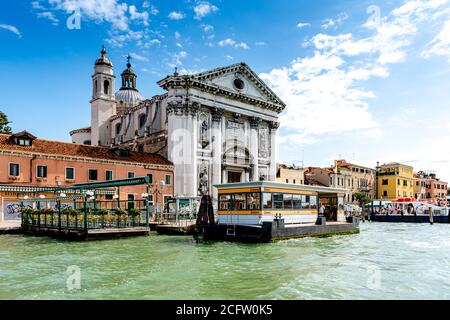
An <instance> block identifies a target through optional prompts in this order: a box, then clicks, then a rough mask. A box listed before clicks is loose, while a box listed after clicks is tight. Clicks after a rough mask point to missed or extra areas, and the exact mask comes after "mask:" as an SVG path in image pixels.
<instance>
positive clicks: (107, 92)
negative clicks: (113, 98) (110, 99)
mask: <svg viewBox="0 0 450 320" xmlns="http://www.w3.org/2000/svg"><path fill="white" fill-rule="evenodd" d="M103 86H104V92H105V94H109V81H108V80H105V82H104V83H103Z"/></svg>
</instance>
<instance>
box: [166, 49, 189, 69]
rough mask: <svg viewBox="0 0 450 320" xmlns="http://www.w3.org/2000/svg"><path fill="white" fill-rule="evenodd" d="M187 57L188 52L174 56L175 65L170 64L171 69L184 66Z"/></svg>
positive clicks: (181, 52)
mask: <svg viewBox="0 0 450 320" xmlns="http://www.w3.org/2000/svg"><path fill="white" fill-rule="evenodd" d="M187 56H188V53H187V52H186V51H180V52H177V53H174V54H172V61H173V63H170V64H169V66H170V67H171V68H175V67H177V66H182V65H183V62H182V60H183V59H186V58H187Z"/></svg>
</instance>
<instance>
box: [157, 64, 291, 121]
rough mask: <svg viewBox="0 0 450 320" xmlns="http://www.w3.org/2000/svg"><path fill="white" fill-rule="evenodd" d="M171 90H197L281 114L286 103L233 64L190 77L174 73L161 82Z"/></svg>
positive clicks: (242, 67) (242, 65)
mask: <svg viewBox="0 0 450 320" xmlns="http://www.w3.org/2000/svg"><path fill="white" fill-rule="evenodd" d="M158 84H159V85H160V86H162V87H163V88H164V89H166V90H167V89H169V88H170V87H186V86H191V87H197V88H200V89H202V90H205V91H209V92H213V93H214V94H218V95H223V96H228V97H230V98H234V99H239V100H242V101H246V102H248V103H252V104H259V105H262V106H263V107H266V108H270V109H274V110H276V111H278V112H282V111H283V110H284V108H285V106H286V105H285V103H284V102H283V101H282V100H281V99H280V98H279V97H278V96H277V95H276V94H275V93H274V92H273V91H272V90H271V89H270V88H269V87H268V86H267V85H266V84H265V83H264V82H263V81H262V80H261V79H260V78H259V77H258V75H257V74H256V73H255V72H253V71H252V70H251V69H250V68H249V67H248V66H247V65H246V64H245V63H239V64H234V65H231V66H228V67H224V68H217V69H214V70H211V71H206V72H202V73H198V74H194V75H189V76H179V75H178V74H174V75H173V76H169V77H167V78H165V79H163V80H161V81H160V82H158Z"/></svg>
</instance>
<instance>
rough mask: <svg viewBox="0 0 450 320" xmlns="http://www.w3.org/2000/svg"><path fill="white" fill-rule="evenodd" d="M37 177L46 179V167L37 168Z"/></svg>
mask: <svg viewBox="0 0 450 320" xmlns="http://www.w3.org/2000/svg"><path fill="white" fill-rule="evenodd" d="M37 177H38V178H47V166H37Z"/></svg>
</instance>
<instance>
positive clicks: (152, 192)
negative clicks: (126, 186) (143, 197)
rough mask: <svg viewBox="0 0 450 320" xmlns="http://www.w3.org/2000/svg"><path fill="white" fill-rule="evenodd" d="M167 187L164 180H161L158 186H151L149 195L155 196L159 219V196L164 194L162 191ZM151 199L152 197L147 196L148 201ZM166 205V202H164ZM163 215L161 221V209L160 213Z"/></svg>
mask: <svg viewBox="0 0 450 320" xmlns="http://www.w3.org/2000/svg"><path fill="white" fill-rule="evenodd" d="M158 185H159V189H158ZM165 186H166V182H165V181H164V180H161V181H160V182H159V184H156V185H154V186H150V188H149V193H151V194H154V202H155V217H156V218H158V195H161V194H162V190H163V189H164V187H165ZM153 188H154V189H153ZM149 197H150V195H148V196H147V201H148V198H149ZM163 203H164V200H163ZM159 212H160V213H161V216H160V217H159V218H160V220H161V218H162V212H163V208H161V210H160V211H159Z"/></svg>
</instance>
